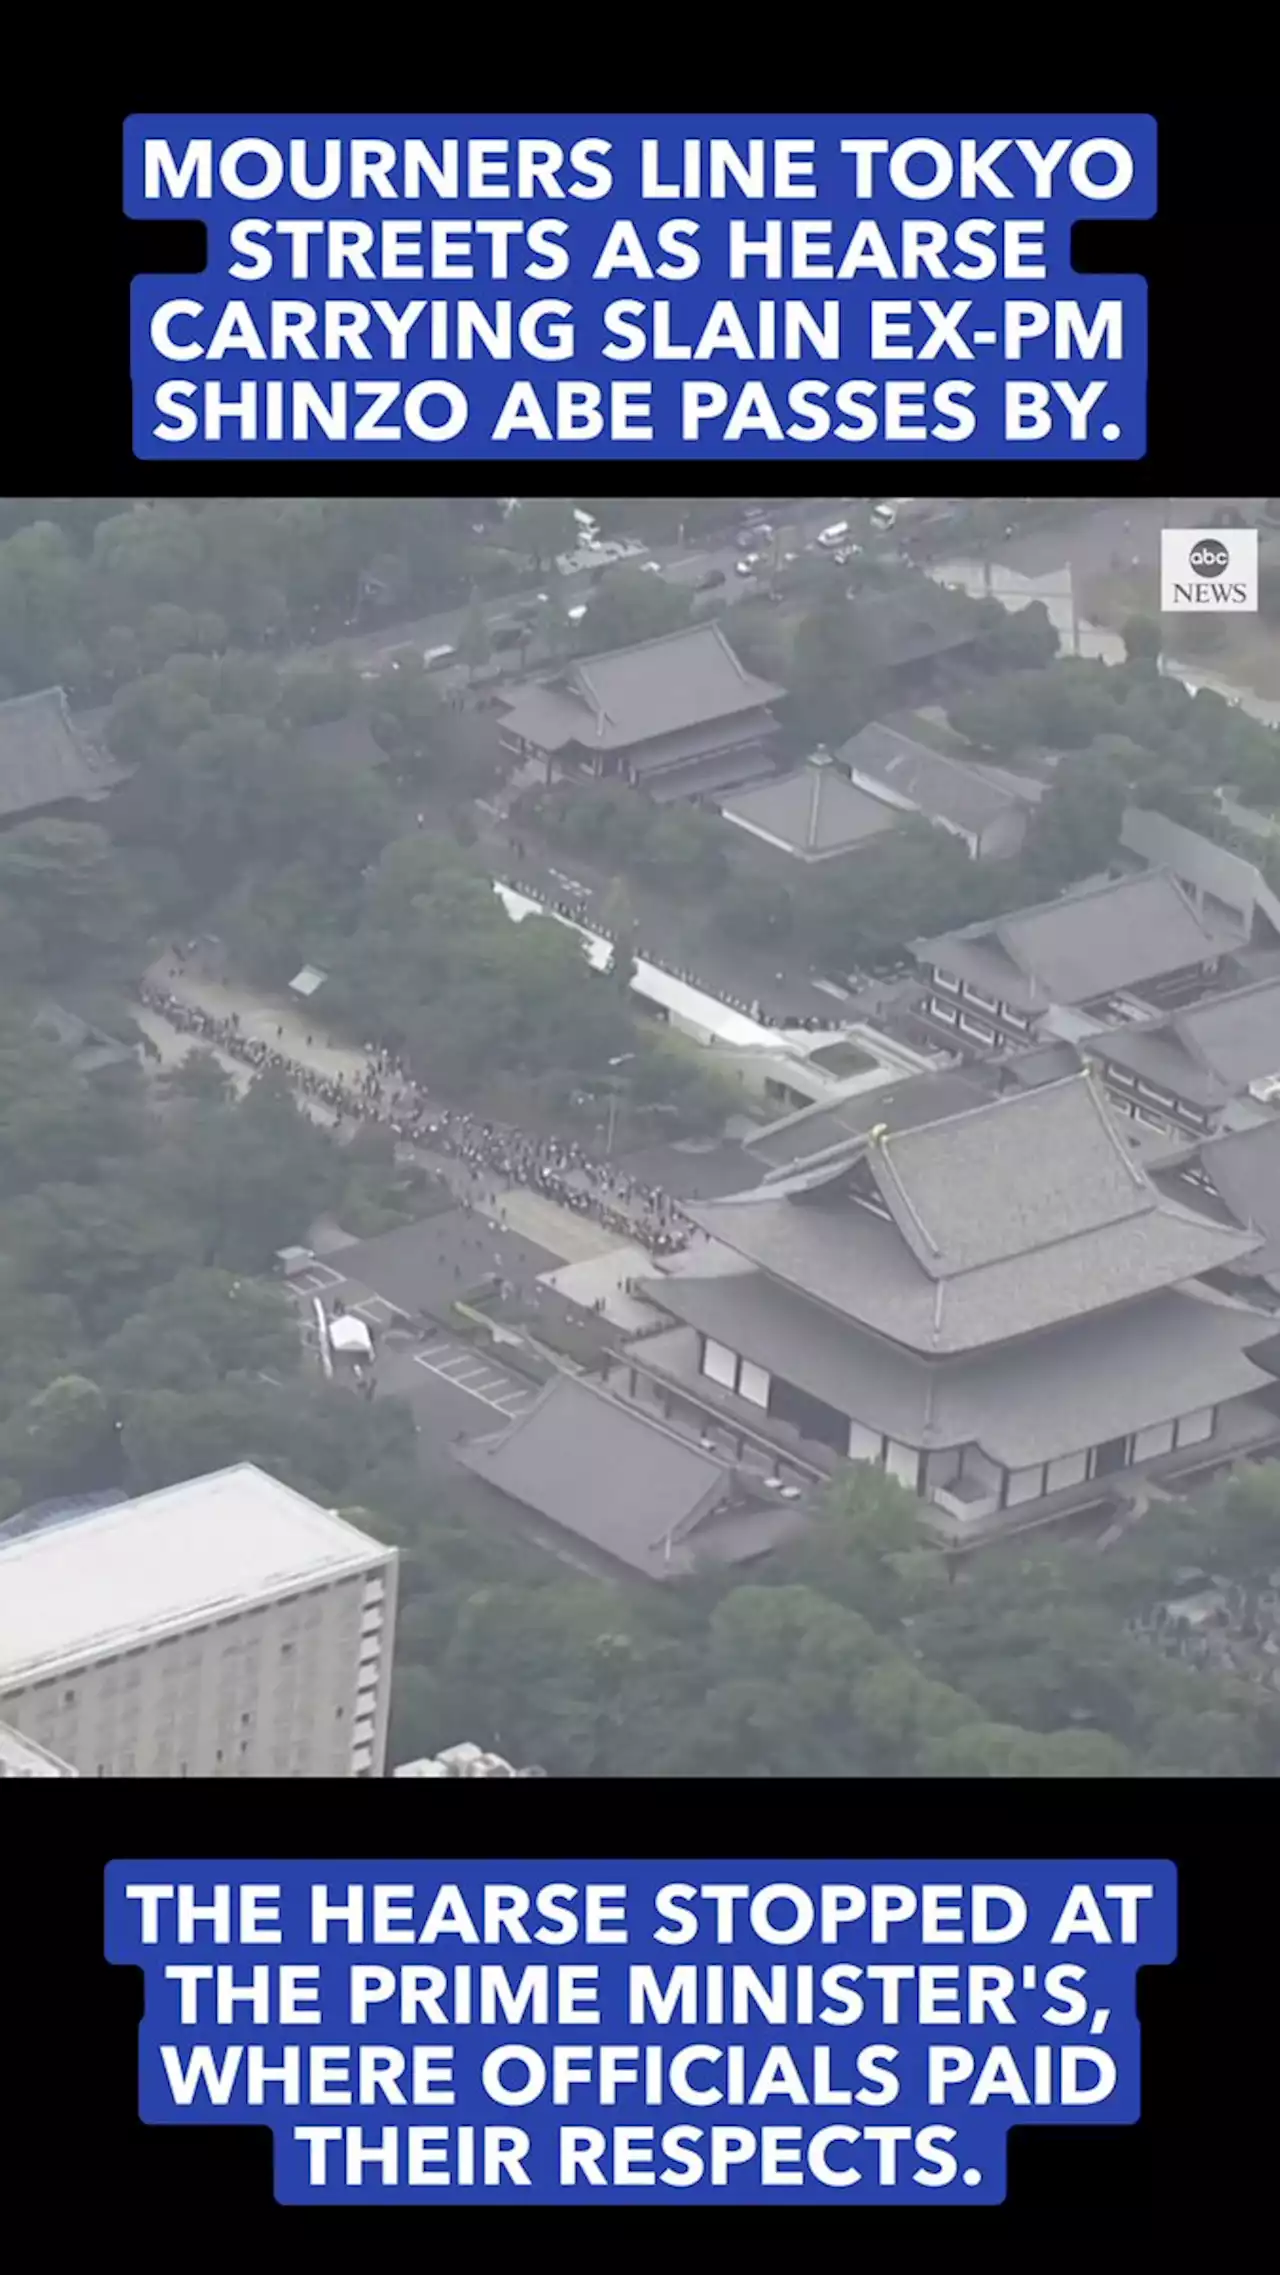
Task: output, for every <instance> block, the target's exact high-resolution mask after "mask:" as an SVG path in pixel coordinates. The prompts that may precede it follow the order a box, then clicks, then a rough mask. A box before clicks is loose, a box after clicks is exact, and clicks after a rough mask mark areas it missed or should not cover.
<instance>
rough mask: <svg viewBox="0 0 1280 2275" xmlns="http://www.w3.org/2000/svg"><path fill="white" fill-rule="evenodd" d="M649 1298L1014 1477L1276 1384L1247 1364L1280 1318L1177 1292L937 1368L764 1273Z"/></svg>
mask: <svg viewBox="0 0 1280 2275" xmlns="http://www.w3.org/2000/svg"><path fill="white" fill-rule="evenodd" d="M645 1289H646V1292H647V1293H648V1294H650V1296H651V1297H652V1300H653V1301H654V1302H655V1303H658V1304H660V1305H661V1306H662V1307H663V1309H664V1310H666V1311H669V1312H670V1313H671V1314H672V1316H673V1317H675V1318H677V1319H681V1320H683V1321H685V1322H686V1323H687V1324H688V1325H689V1326H691V1327H694V1328H696V1329H697V1330H698V1331H699V1332H700V1333H701V1334H704V1335H709V1336H711V1337H712V1339H713V1340H714V1341H716V1342H721V1343H724V1344H726V1345H727V1346H728V1348H729V1349H730V1350H733V1351H736V1352H738V1354H739V1355H740V1356H741V1357H743V1358H747V1359H751V1360H753V1361H754V1362H755V1364H756V1365H757V1366H759V1367H763V1368H764V1369H765V1370H766V1372H767V1373H769V1374H776V1375H778V1376H780V1377H781V1378H782V1379H783V1380H785V1381H787V1382H790V1383H793V1384H794V1385H795V1386H796V1387H797V1388H798V1389H801V1390H806V1391H808V1392H809V1394H810V1396H811V1397H814V1398H820V1399H822V1400H823V1401H824V1403H826V1404H827V1405H829V1406H833V1407H834V1408H835V1410H836V1411H837V1413H841V1414H848V1415H850V1416H851V1417H852V1418H853V1419H854V1420H855V1421H859V1422H861V1423H862V1424H863V1425H864V1427H865V1428H867V1429H872V1430H880V1431H882V1432H883V1433H884V1434H885V1435H886V1436H888V1437H893V1438H897V1439H898V1440H899V1441H900V1442H901V1443H902V1444H904V1445H910V1446H915V1447H917V1448H919V1449H920V1450H922V1451H924V1450H928V1449H930V1448H936V1449H941V1448H944V1447H951V1446H961V1445H970V1444H973V1445H978V1446H980V1447H981V1448H982V1451H983V1452H984V1453H985V1454H987V1455H988V1457H989V1458H990V1459H991V1460H992V1461H998V1462H1002V1463H1004V1464H1005V1465H1007V1466H1008V1467H1009V1468H1011V1469H1021V1468H1026V1467H1029V1466H1030V1465H1031V1464H1032V1463H1035V1462H1043V1461H1056V1460H1057V1459H1059V1458H1060V1456H1062V1455H1063V1454H1069V1453H1078V1452H1080V1451H1081V1450H1082V1449H1083V1448H1084V1447H1086V1446H1090V1445H1101V1444H1105V1442H1106V1441H1107V1439H1108V1438H1112V1437H1119V1436H1122V1435H1127V1434H1128V1432H1129V1431H1131V1430H1138V1429H1145V1428H1147V1427H1149V1426H1150V1425H1151V1424H1153V1423H1156V1422H1168V1421H1172V1420H1173V1418H1174V1417H1175V1416H1176V1415H1178V1414H1186V1413H1191V1412H1194V1411H1195V1410H1196V1409H1197V1408H1200V1407H1203V1406H1213V1405H1218V1404H1221V1403H1224V1402H1225V1401H1226V1400H1227V1399H1230V1398H1238V1397H1243V1396H1245V1395H1247V1394H1248V1393H1249V1392H1251V1391H1257V1390H1261V1389H1263V1388H1265V1387H1269V1386H1270V1385H1271V1383H1272V1377H1271V1376H1270V1374H1266V1373H1263V1372H1262V1371H1261V1370H1260V1369H1259V1368H1258V1367H1257V1366H1255V1365H1254V1364H1253V1362H1252V1360H1250V1359H1249V1358H1248V1357H1247V1355H1246V1353H1247V1350H1248V1348H1249V1347H1250V1345H1251V1344H1255V1343H1258V1342H1260V1341H1264V1340H1266V1339H1267V1338H1268V1336H1269V1335H1270V1333H1271V1332H1272V1326H1271V1324H1270V1323H1269V1322H1267V1321H1265V1320H1263V1319H1261V1318H1259V1316H1258V1315H1257V1313H1255V1312H1249V1311H1243V1310H1240V1309H1237V1308H1233V1307H1231V1306H1228V1305H1226V1304H1216V1303H1208V1302H1202V1301H1200V1300H1199V1299H1197V1298H1196V1297H1195V1296H1191V1295H1180V1294H1177V1293H1175V1292H1172V1291H1168V1292H1165V1293H1162V1294H1159V1295H1153V1296H1151V1297H1149V1298H1148V1299H1147V1301H1146V1302H1145V1303H1141V1304H1136V1305H1134V1306H1133V1307H1132V1308H1131V1309H1129V1310H1125V1311H1119V1312H1114V1313H1112V1314H1111V1315H1110V1316H1109V1317H1107V1318H1105V1319H1091V1320H1088V1321H1085V1322H1078V1323H1075V1324H1073V1325H1071V1326H1066V1327H1059V1328H1057V1329H1055V1330H1054V1331H1053V1332H1052V1333H1050V1334H1046V1335H1040V1336H1036V1337H1034V1338H1032V1339H1031V1340H1030V1341H1028V1342H1026V1343H1023V1344H1021V1345H1019V1346H1017V1347H1016V1348H1014V1349H1012V1350H1009V1351H1000V1352H994V1353H987V1354H984V1355H983V1356H981V1357H976V1358H961V1359H953V1360H950V1361H947V1362H943V1363H940V1364H932V1365H931V1364H928V1363H926V1362H925V1361H923V1360H921V1359H917V1358H913V1357H912V1356H911V1355H910V1354H909V1353H907V1352H904V1351H900V1350H895V1349H894V1348H893V1347H892V1345H890V1344H887V1343H883V1342H879V1341H877V1340H876V1338H875V1337H873V1336H870V1335H865V1334H862V1333H860V1332H859V1331H858V1329H857V1328H854V1327H849V1326H846V1325H844V1324H843V1323H842V1322H840V1321H838V1320H833V1319H830V1318H828V1317H827V1316H826V1315H824V1314H823V1313H822V1312H821V1311H818V1310H816V1309H815V1308H814V1306H813V1305H812V1304H808V1303H805V1302H804V1301H803V1299H802V1298H801V1297H799V1296H796V1295H793V1294H790V1293H789V1292H788V1291H787V1290H786V1289H784V1288H778V1287H775V1286H772V1285H771V1284H770V1283H769V1281H768V1280H766V1279H765V1278H764V1276H763V1275H762V1274H760V1273H757V1272H748V1273H743V1274H741V1275H740V1276H738V1277H737V1278H733V1279H720V1278H717V1279H708V1280H699V1279H695V1278H692V1277H688V1276H685V1275H681V1276H679V1277H671V1278H667V1277H663V1278H662V1279H658V1280H652V1281H647V1282H646V1283H645ZM638 1350H639V1352H640V1354H643V1351H644V1345H643V1343H642V1344H640V1345H639V1346H638Z"/></svg>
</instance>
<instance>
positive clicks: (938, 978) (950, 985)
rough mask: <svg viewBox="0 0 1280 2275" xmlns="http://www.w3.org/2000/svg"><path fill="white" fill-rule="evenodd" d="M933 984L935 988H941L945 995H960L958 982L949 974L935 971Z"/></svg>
mask: <svg viewBox="0 0 1280 2275" xmlns="http://www.w3.org/2000/svg"><path fill="white" fill-rule="evenodd" d="M933 984H934V986H935V987H940V988H942V990H943V991H944V993H945V994H947V995H959V993H960V982H959V980H958V979H956V978H955V977H954V975H953V974H952V973H951V972H940V971H937V970H936V969H935V971H934V974H933Z"/></svg>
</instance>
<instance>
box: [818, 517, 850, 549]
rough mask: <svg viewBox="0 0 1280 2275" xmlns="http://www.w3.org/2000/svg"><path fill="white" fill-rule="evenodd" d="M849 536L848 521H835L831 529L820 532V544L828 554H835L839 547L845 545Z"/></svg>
mask: <svg viewBox="0 0 1280 2275" xmlns="http://www.w3.org/2000/svg"><path fill="white" fill-rule="evenodd" d="M848 534H849V524H848V522H847V521H833V522H832V524H831V527H830V529H820V530H819V531H818V543H819V545H821V546H822V547H823V548H824V550H825V551H826V552H828V553H834V551H835V549H836V547H837V545H843V544H844V542H845V539H846V538H847V537H848Z"/></svg>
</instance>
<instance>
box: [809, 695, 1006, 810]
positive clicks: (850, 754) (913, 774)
mask: <svg viewBox="0 0 1280 2275" xmlns="http://www.w3.org/2000/svg"><path fill="white" fill-rule="evenodd" d="M837 756H838V758H839V760H840V763H841V765H842V766H847V767H849V768H850V769H851V771H852V772H853V773H855V774H865V775H867V776H868V778H869V779H870V780H872V781H875V782H879V783H881V784H883V786H884V788H885V789H886V790H888V791H891V792H894V793H895V794H896V795H897V796H898V797H900V798H904V799H906V800H907V802H908V803H909V804H910V805H912V806H914V807H915V808H916V809H917V810H918V811H919V812H920V813H922V814H926V815H927V816H928V818H929V819H930V821H937V822H946V823H949V824H950V825H951V827H952V828H953V829H960V830H969V831H972V832H974V833H976V832H978V831H980V830H984V829H986V828H987V827H988V825H989V824H990V823H991V822H993V821H996V820H997V819H998V817H999V816H1000V815H1001V814H1006V813H1008V812H1010V811H1011V810H1016V809H1018V808H1019V807H1020V806H1021V804H1022V801H1021V800H1020V799H1018V798H1015V797H1014V796H1013V795H1012V793H1011V792H1010V791H1008V790H1002V789H1001V788H999V786H998V785H997V784H996V783H994V782H990V781H986V780H984V778H983V776H982V775H981V774H978V773H975V771H974V769H973V768H972V767H969V766H964V765H962V764H961V763H960V762H959V761H958V760H957V759H954V758H944V757H943V755H942V753H941V752H940V751H936V750H930V749H929V748H928V747H927V745H926V744H924V743H918V742H914V741H913V740H912V738H911V737H910V736H909V735H902V734H899V732H898V730H897V728H896V727H885V726H881V725H880V724H879V722H878V721H877V722H875V723H873V724H872V725H871V726H869V727H863V729H862V731H861V733H859V734H856V735H853V736H852V737H851V738H850V740H849V741H848V742H847V743H843V744H842V745H841V747H840V749H839V751H838V753H837Z"/></svg>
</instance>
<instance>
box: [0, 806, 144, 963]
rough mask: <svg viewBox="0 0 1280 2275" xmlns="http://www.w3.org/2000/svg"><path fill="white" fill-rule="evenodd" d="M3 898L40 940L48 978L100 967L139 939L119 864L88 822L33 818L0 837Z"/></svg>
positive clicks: (109, 844)
mask: <svg viewBox="0 0 1280 2275" xmlns="http://www.w3.org/2000/svg"><path fill="white" fill-rule="evenodd" d="M0 903H4V904H5V905H7V906H8V907H9V908H11V909H12V910H13V912H14V914H15V915H16V917H17V919H18V921H19V922H20V923H21V924H23V925H25V926H26V927H28V928H29V930H30V932H31V934H32V935H33V936H34V938H35V939H36V941H37V942H38V957H39V964H40V971H41V976H42V977H45V978H49V979H55V978H59V977H61V976H62V975H63V974H65V973H66V972H68V971H75V970H83V969H84V968H85V967H86V966H87V965H91V964H96V965H97V966H98V967H99V968H101V966H102V965H103V964H105V963H107V962H109V961H112V960H116V959H119V958H120V957H121V955H122V954H123V953H124V951H126V950H127V949H128V948H129V947H131V946H132V945H133V944H134V943H135V941H136V938H137V930H138V917H139V913H140V912H139V911H138V910H137V909H136V908H135V907H134V906H132V905H131V902H130V895H129V885H128V879H127V876H126V873H125V870H124V866H123V863H122V862H121V859H120V856H119V854H118V852H117V850H116V848H115V846H114V845H113V844H112V842H111V840H110V838H109V837H108V836H107V833H106V831H105V830H103V829H99V828H98V827H97V826H96V825H95V824H94V823H92V822H67V821H30V822H23V823H19V825H18V827H17V828H16V829H11V830H7V831H5V832H4V833H3V834H2V835H0Z"/></svg>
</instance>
